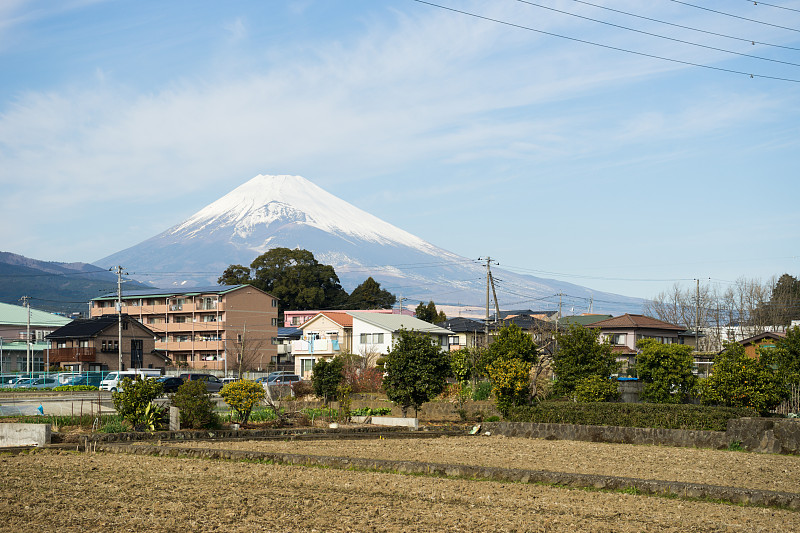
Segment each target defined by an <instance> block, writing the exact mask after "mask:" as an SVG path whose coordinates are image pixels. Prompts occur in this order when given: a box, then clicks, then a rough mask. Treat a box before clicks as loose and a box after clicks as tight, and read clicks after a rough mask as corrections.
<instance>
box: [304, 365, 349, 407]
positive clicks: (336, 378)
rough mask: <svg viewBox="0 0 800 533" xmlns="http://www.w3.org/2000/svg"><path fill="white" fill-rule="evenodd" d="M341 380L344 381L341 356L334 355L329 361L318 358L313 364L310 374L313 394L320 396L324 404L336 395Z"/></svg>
mask: <svg viewBox="0 0 800 533" xmlns="http://www.w3.org/2000/svg"><path fill="white" fill-rule="evenodd" d="M342 381H344V360H343V359H342V358H341V357H334V358H333V359H331V360H330V361H326V360H325V359H320V360H319V361H317V362H316V364H315V365H314V372H313V373H312V374H311V383H312V385H313V387H314V394H316V395H317V398H321V399H322V401H323V402H324V403H325V405H328V403H330V401H331V400H333V399H334V398H336V397H337V395H338V388H339V385H341V383H342Z"/></svg>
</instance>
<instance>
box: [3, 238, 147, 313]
mask: <svg viewBox="0 0 800 533" xmlns="http://www.w3.org/2000/svg"><path fill="white" fill-rule="evenodd" d="M124 287H125V288H142V287H145V286H144V285H142V284H140V283H137V282H134V281H126V282H125V285H124ZM116 290H117V276H116V274H114V273H112V272H109V271H108V270H105V269H103V268H101V267H98V266H96V265H92V264H89V263H59V262H55V261H39V260H38V259H31V258H29V257H25V256H22V255H18V254H14V253H11V252H0V301H2V302H4V303H8V304H14V305H21V303H22V302H21V301H20V298H22V297H23V296H30V297H31V307H33V308H35V309H41V310H43V311H50V312H54V313H63V314H70V313H84V314H85V313H86V312H87V310H88V305H87V303H88V302H89V300H91V299H92V298H95V297H97V296H100V295H101V294H102V293H107V292H112V291H116Z"/></svg>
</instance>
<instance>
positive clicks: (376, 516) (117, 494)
mask: <svg viewBox="0 0 800 533" xmlns="http://www.w3.org/2000/svg"><path fill="white" fill-rule="evenodd" d="M183 445H184V446H191V447H201V446H215V447H220V448H227V449H247V450H257V451H275V452H279V451H281V452H289V453H305V454H313V455H335V456H350V457H377V458H382V459H402V460H416V461H425V462H436V463H463V464H474V465H486V466H502V467H509V468H532V469H540V470H554V471H562V472H580V473H596V474H607V475H615V476H626V477H638V478H646V479H662V480H677V481H690V482H694V483H709V484H717V485H729V486H738V487H748V488H759V489H766V490H780V491H787V492H800V475H799V474H800V458H798V457H791V456H776V455H761V454H750V453H740V452H727V451H714V450H695V449H682V448H666V447H652V446H629V445H614V444H595V443H582V442H568V441H543V440H530V439H512V438H502V437H455V438H454V437H450V438H437V439H413V440H412V439H408V440H405V439H398V440H379V439H377V438H376V439H374V440H358V441H349V440H340V441H324V442H316V441H314V442H312V441H293V442H285V441H281V442H273V441H268V442H264V441H249V442H217V443H201V442H192V443H183ZM0 480H1V481H0V482H1V483H2V485H1V486H0V531H14V532H22V531H32V532H39V531H64V532H78V531H80V532H83V531H104V532H109V531H135V532H150V531H159V532H172V531H176V532H177V531H181V532H183V531H219V532H222V531H224V532H246V531H320V532H322V531H609V532H610V531H616V532H629V531H630V532H633V531H676V532H677V531H681V532H682V531H747V532H750V531H800V512H793V511H788V510H781V509H767V508H760V507H742V506H735V505H729V504H722V503H713V502H701V501H687V500H679V499H669V498H663V497H657V496H645V495H637V494H624V493H619V492H596V491H586V490H580V489H566V488H560V487H552V486H543V485H524V484H518V483H498V482H490V481H470V480H461V479H439V478H429V477H422V476H407V475H399V474H386V473H375V472H359V471H340V470H332V469H323V468H307V467H300V466H280V465H271V464H261V463H240V462H230V461H214V460H208V459H190V458H171V457H149V456H145V457H142V456H132V455H112V454H102V453H97V454H84V453H77V452H66V451H62V452H58V451H37V452H36V453H32V454H23V455H3V456H0Z"/></svg>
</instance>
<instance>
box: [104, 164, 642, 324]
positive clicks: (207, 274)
mask: <svg viewBox="0 0 800 533" xmlns="http://www.w3.org/2000/svg"><path fill="white" fill-rule="evenodd" d="M277 247H285V248H298V247H299V248H304V249H306V250H310V251H311V252H312V253H313V254H314V257H315V258H316V259H317V260H318V261H319V262H320V263H325V264H329V265H332V266H333V267H334V269H335V270H336V273H337V274H338V276H339V279H340V281H341V283H342V286H343V287H344V288H345V290H347V291H348V292H349V291H352V290H353V288H355V287H356V286H357V285H358V284H360V283H361V282H363V281H364V280H365V279H366V278H367V277H369V276H372V277H373V278H374V279H375V280H376V281H378V282H379V283H380V284H381V286H382V288H384V289H387V290H389V291H390V292H392V293H394V294H396V295H398V296H404V297H407V298H408V300H409V302H411V303H413V302H415V301H427V300H433V301H435V302H436V303H437V305H439V304H452V305H455V304H468V305H473V306H480V305H481V303H482V302H485V298H486V269H485V264H484V263H478V262H477V261H476V260H472V259H468V258H465V257H461V256H459V255H457V254H455V253H452V252H449V251H447V250H444V249H442V248H439V247H437V246H434V245H432V244H430V243H428V242H426V241H424V240H422V239H420V238H418V237H416V236H414V235H412V234H410V233H408V232H406V231H403V230H402V229H400V228H397V227H395V226H393V225H391V224H389V223H387V222H385V221H383V220H381V219H379V218H378V217H376V216H374V215H371V214H369V213H367V212H365V211H363V210H361V209H358V208H357V207H355V206H353V205H351V204H349V203H347V202H345V201H344V200H342V199H340V198H337V197H336V196H334V195H332V194H330V193H328V192H327V191H325V190H323V189H321V188H320V187H318V186H316V185H314V184H313V183H311V182H310V181H308V180H307V179H305V178H303V177H300V176H263V175H259V176H256V177H255V178H253V179H251V180H250V181H248V182H246V183H244V184H243V185H241V186H239V187H237V188H236V189H234V190H233V191H231V192H230V193H228V194H226V195H225V196H223V197H222V198H220V199H219V200H217V201H215V202H213V203H211V204H210V205H208V206H206V207H204V208H203V209H201V210H200V211H198V212H197V213H195V214H194V215H192V216H191V217H189V218H188V219H187V220H185V221H184V222H182V223H180V224H177V225H175V226H173V227H171V228H169V229H167V230H166V231H164V232H162V233H161V234H159V235H156V236H154V237H152V238H150V239H147V240H145V241H143V242H141V243H139V244H137V245H135V246H132V247H131V248H128V249H125V250H122V251H120V252H117V253H114V254H112V255H109V256H108V257H105V258H103V259H100V260H98V261H95V264H97V265H99V266H101V267H105V268H109V267H113V266H116V265H122V266H123V267H124V268H125V269H126V270H127V271H129V272H130V276H131V277H132V278H134V279H138V280H140V281H145V280H146V282H147V283H149V284H151V285H153V286H155V287H160V288H167V287H179V286H180V287H192V286H198V285H209V284H212V285H213V284H216V280H217V278H218V277H219V276H220V275H221V274H222V272H223V270H225V268H226V267H228V265H231V264H241V265H245V266H248V265H249V264H250V263H251V262H252V261H253V259H255V258H256V257H257V256H258V255H260V254H262V253H264V252H265V251H267V250H269V249H271V248H277ZM493 273H494V274H495V277H497V278H500V279H502V284H499V285H498V287H497V298H498V301H499V303H500V306H501V308H503V307H505V308H509V307H513V308H516V309H519V308H522V307H531V308H536V309H547V308H549V309H553V308H555V307H557V305H558V298H557V297H556V299H555V300H553V299H552V297H553V295H557V294H559V293H563V294H564V295H568V296H569V298H571V299H573V300H572V301H573V303H572V304H570V303H569V300H568V301H567V302H565V303H566V304H567V306H569V305H578V306H580V307H582V308H583V310H585V309H586V307H587V306H588V301H589V299H590V298H594V299H595V301H597V302H598V305H596V306H595V308H596V309H597V311H598V312H608V313H612V312H640V311H641V300H639V299H637V298H630V297H626V296H620V295H615V294H609V293H602V292H597V291H591V290H590V289H587V288H585V287H581V286H578V285H573V284H570V283H565V282H560V281H556V280H549V279H541V278H536V277H533V276H527V275H521V274H516V273H513V272H508V271H502V270H500V269H493ZM546 299H547V301H545V300H546ZM576 301H579V302H580V303H575V302H576ZM600 302H606V303H603V304H602V305H599V303H600ZM504 304H505V305H504ZM568 308H569V307H568Z"/></svg>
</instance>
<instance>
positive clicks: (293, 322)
mask: <svg viewBox="0 0 800 533" xmlns="http://www.w3.org/2000/svg"><path fill="white" fill-rule="evenodd" d="M351 311H359V312H363V313H380V314H386V315H399V314H401V313H400V310H399V309H349V310H348V309H341V310H338V309H337V311H336V312H337V313H349V312H351ZM323 312H325V311H322V310H317V311H284V312H283V326H284V327H287V328H299V327H300V326H302V325H303V324H305V323H306V322H308V321H309V320H311V319H312V318H314V317H315V316H317V315H318V314H320V313H323ZM402 314H404V315H406V316H414V311H411V310H410V309H403V313H402Z"/></svg>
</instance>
